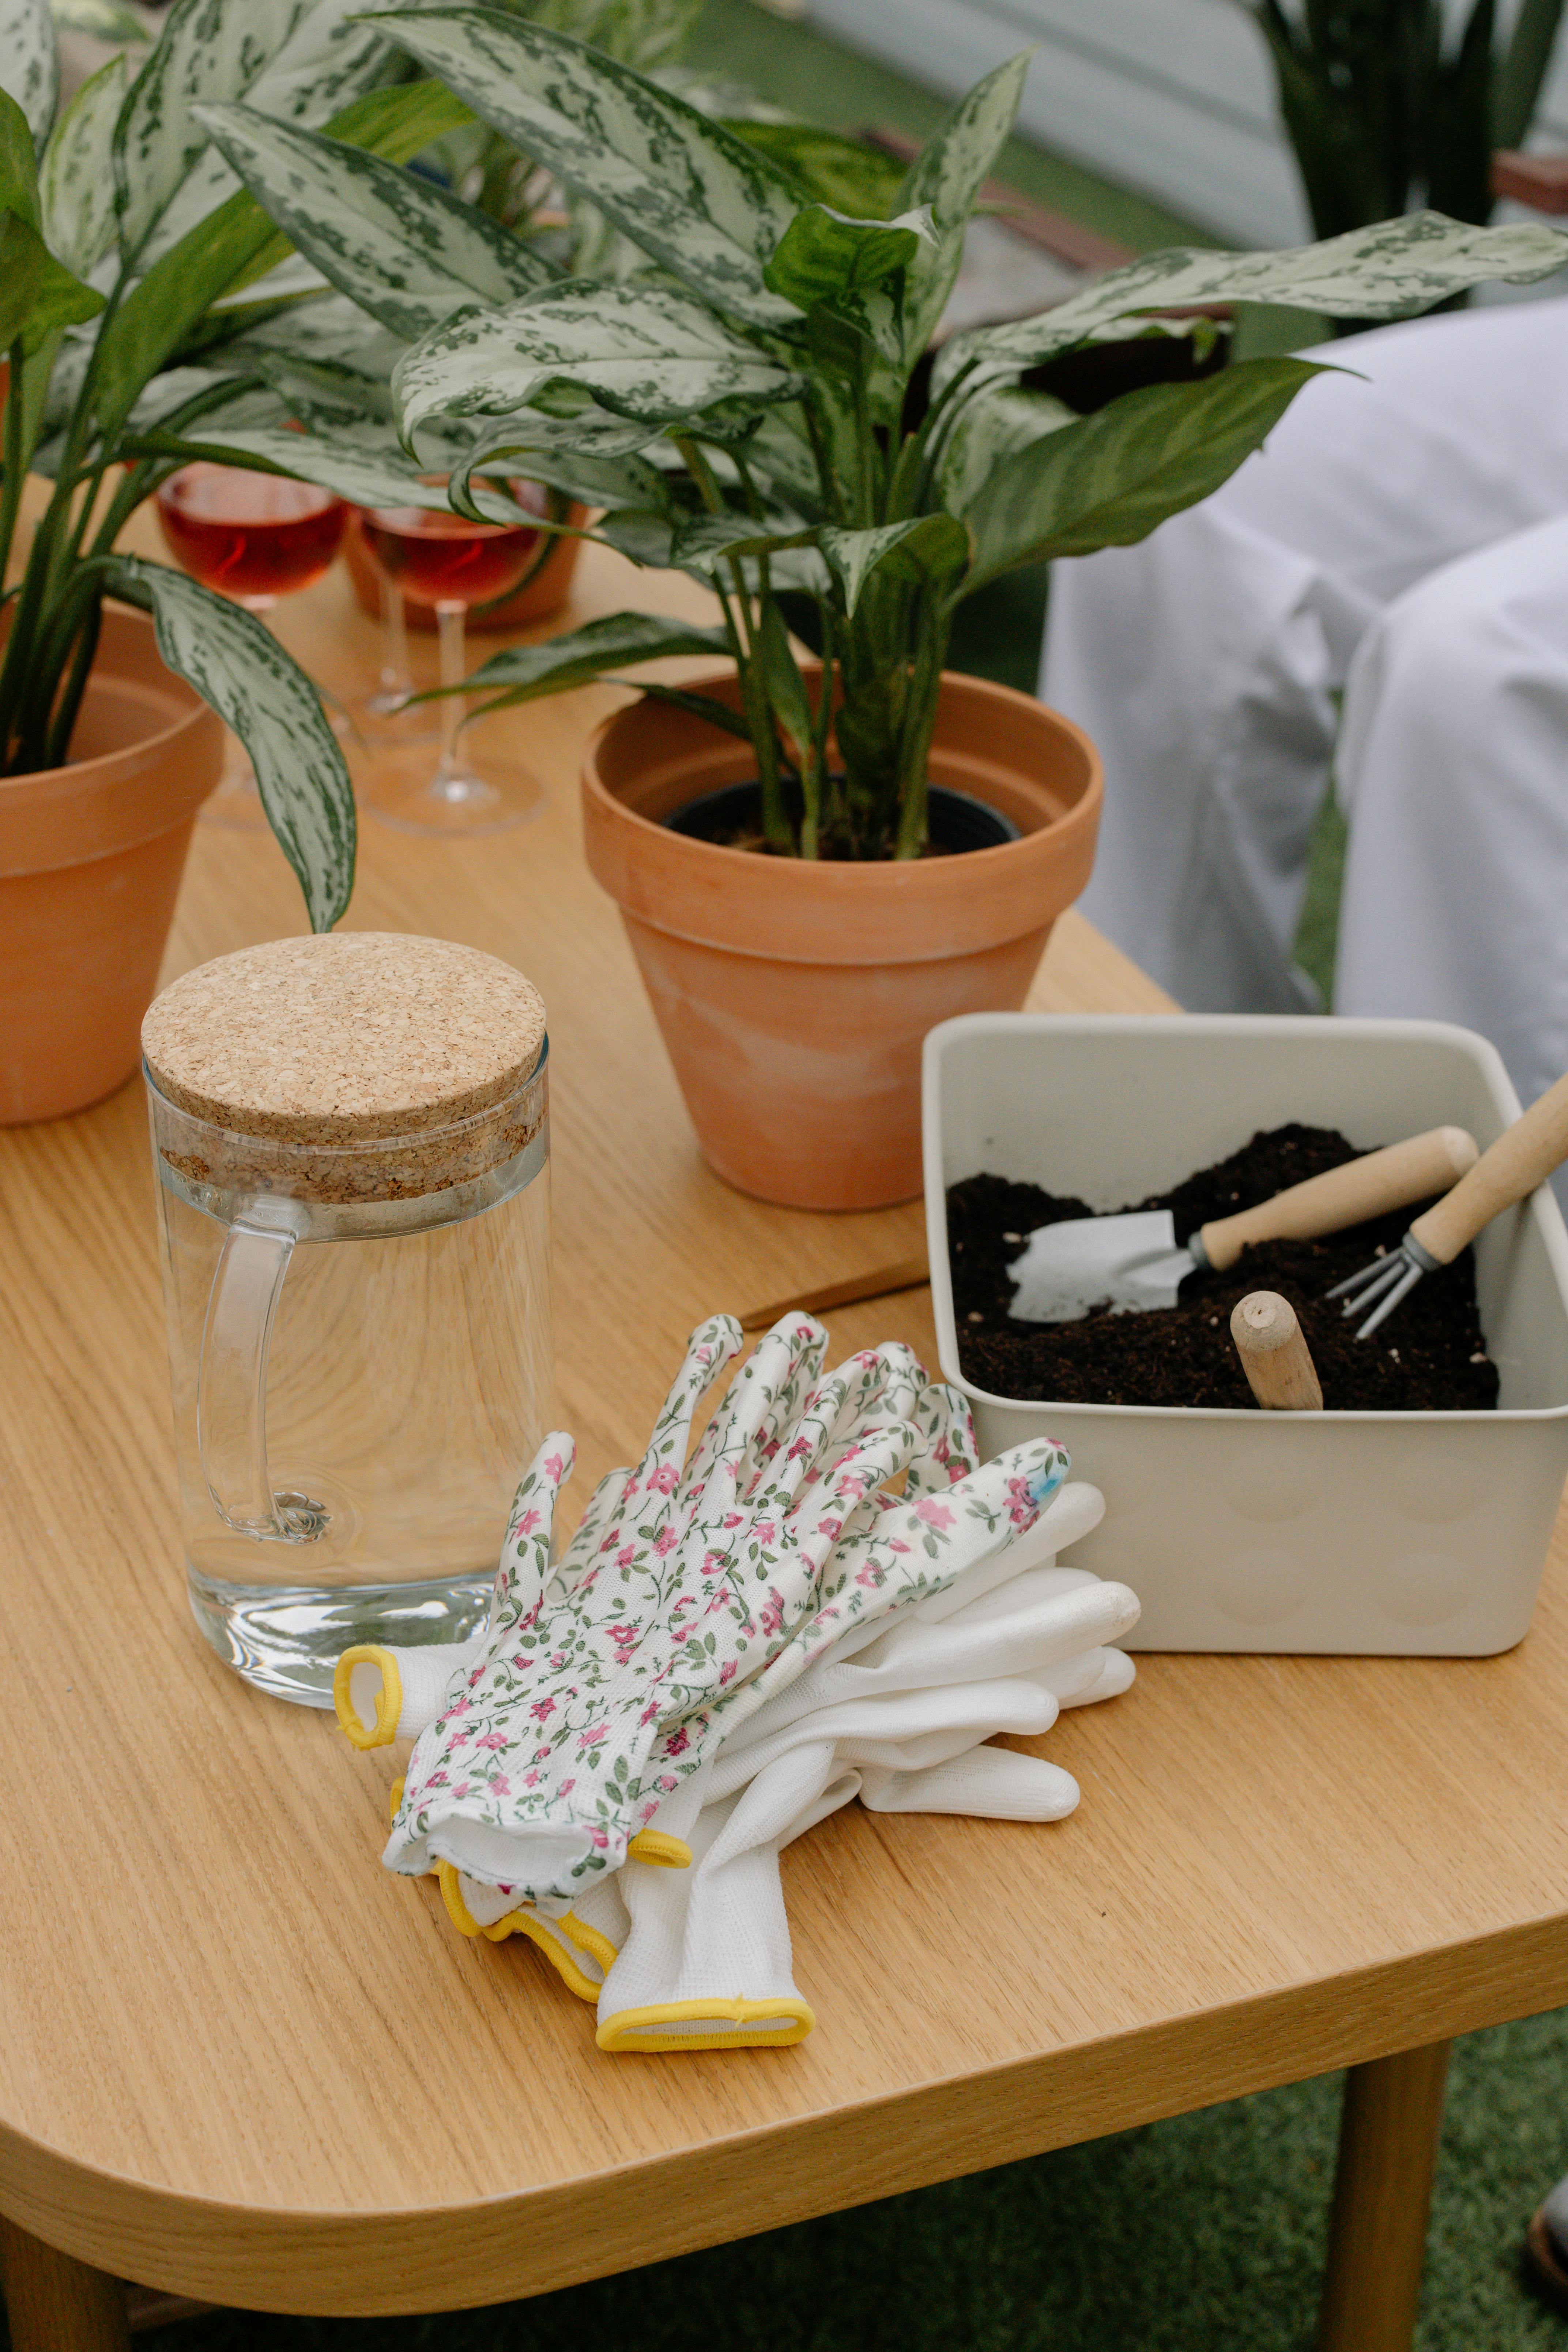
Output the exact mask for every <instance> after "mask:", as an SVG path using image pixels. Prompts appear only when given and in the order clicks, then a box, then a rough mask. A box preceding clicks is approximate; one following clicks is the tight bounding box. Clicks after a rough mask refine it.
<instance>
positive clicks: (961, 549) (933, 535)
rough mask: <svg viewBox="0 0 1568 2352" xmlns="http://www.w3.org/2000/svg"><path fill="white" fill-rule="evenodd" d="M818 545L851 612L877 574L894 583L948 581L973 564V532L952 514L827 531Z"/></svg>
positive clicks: (823, 533) (917, 517) (822, 532)
mask: <svg viewBox="0 0 1568 2352" xmlns="http://www.w3.org/2000/svg"><path fill="white" fill-rule="evenodd" d="M817 543H818V545H819V546H820V547H821V549H822V552H823V553H824V555H826V558H827V561H828V562H829V563H830V564H831V565H832V566H833V569H834V571H835V572H837V575H838V577H839V579H840V580H841V581H842V582H843V583H844V601H845V603H846V604H847V607H848V609H849V611H850V612H851V613H853V612H854V610H855V607H856V605H857V604H858V602H859V600H860V593H861V590H862V589H863V588H864V587H865V585H866V583H867V581H868V579H869V578H870V577H871V575H872V573H873V572H885V573H887V574H888V575H889V577H890V578H893V579H895V580H909V581H915V582H924V581H928V580H948V579H952V578H954V577H956V575H957V574H958V573H959V572H962V571H963V567H964V565H965V563H967V562H968V561H969V533H968V531H967V530H965V528H964V526H963V523H962V522H960V521H959V520H958V519H957V518H956V516H953V515H947V514H931V515H916V516H915V517H914V518H913V519H912V520H910V521H908V522H889V523H883V524H881V525H880V526H879V528H877V529H876V530H824V531H821V532H819V533H818V534H817Z"/></svg>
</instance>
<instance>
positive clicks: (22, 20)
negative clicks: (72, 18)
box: [0, 0, 59, 149]
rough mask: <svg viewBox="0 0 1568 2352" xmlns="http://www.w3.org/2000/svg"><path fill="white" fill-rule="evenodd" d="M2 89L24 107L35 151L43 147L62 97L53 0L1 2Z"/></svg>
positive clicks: (4, 0)
mask: <svg viewBox="0 0 1568 2352" xmlns="http://www.w3.org/2000/svg"><path fill="white" fill-rule="evenodd" d="M0 89H3V90H5V93H6V95H7V96H8V97H10V98H14V99H15V100H16V103H17V105H18V106H19V107H20V108H21V110H22V113H23V117H24V119H25V120H26V125H27V129H28V131H29V132H30V133H31V135H32V141H33V145H34V147H35V149H37V148H40V147H42V145H43V143H44V141H45V140H46V139H47V137H48V132H49V125H50V123H51V122H52V121H54V119H55V101H56V99H57V98H58V95H59V62H58V56H57V53H56V45H55V20H54V17H53V16H52V15H51V14H50V12H49V0H0Z"/></svg>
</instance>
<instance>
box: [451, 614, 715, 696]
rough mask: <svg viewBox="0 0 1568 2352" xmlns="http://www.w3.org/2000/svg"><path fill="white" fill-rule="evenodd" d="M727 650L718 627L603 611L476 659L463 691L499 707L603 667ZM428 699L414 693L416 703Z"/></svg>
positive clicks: (599, 673) (578, 682) (583, 681)
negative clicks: (560, 631)
mask: <svg viewBox="0 0 1568 2352" xmlns="http://www.w3.org/2000/svg"><path fill="white" fill-rule="evenodd" d="M729 651H730V640H729V638H728V637H727V636H726V635H725V634H724V632H723V630H722V629H721V628H710V629H709V628H698V627H695V626H690V625H688V624H687V623H685V622H683V621H666V620H662V619H661V618H660V617H659V615H658V614H656V613H607V614H605V615H604V616H603V617H602V618H601V619H599V620H597V621H589V622H587V623H585V625H584V626H583V627H582V628H580V629H571V630H568V631H567V632H566V633H565V635H562V636H559V637H549V638H547V639H546V640H545V642H544V643H543V644H542V645H537V646H504V647H503V648H502V650H501V651H500V653H498V654H492V655H491V656H490V658H489V661H487V662H484V663H481V665H480V667H479V668H478V669H477V670H476V671H475V672H474V674H473V676H472V677H470V678H469V679H468V682H467V685H466V688H465V689H464V690H465V691H466V692H468V693H469V694H472V695H476V696H479V695H483V696H486V697H489V698H492V699H489V700H488V701H487V703H486V708H487V709H504V708H505V707H506V706H508V705H509V704H510V703H514V702H531V701H534V700H535V699H536V698H538V697H539V696H541V695H545V694H559V693H560V692H561V691H562V689H563V688H565V687H571V686H586V685H587V684H588V683H589V682H590V681H591V680H592V679H594V678H596V677H604V676H605V673H606V672H607V671H609V670H616V669H626V668H631V667H636V665H637V663H638V662H645V661H659V660H662V659H663V658H664V657H665V656H668V655H670V654H728V653H729ZM634 682H635V683H637V684H640V683H641V681H640V680H637V681H634ZM436 691H437V692H438V691H439V689H438V688H437V689H436ZM420 699H421V700H422V701H424V700H427V699H429V697H427V696H421V697H420Z"/></svg>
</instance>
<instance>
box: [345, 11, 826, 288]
mask: <svg viewBox="0 0 1568 2352" xmlns="http://www.w3.org/2000/svg"><path fill="white" fill-rule="evenodd" d="M377 21H378V22H380V23H381V24H382V25H383V26H384V28H385V30H386V31H387V32H388V33H389V34H390V36H391V37H392V38H393V39H394V40H395V41H396V42H397V43H399V44H400V46H401V47H404V48H405V49H407V50H408V52H409V54H410V55H411V56H413V57H416V58H418V60H419V62H420V63H421V65H423V66H425V67H426V68H427V69H428V70H429V71H430V72H431V73H433V74H435V75H437V77H438V79H440V80H442V81H444V82H445V83H446V84H447V88H448V89H454V90H456V91H457V93H458V97H459V98H462V99H464V100H467V102H468V105H469V106H471V107H472V108H473V110H474V112H475V113H476V114H478V115H480V116H482V117H483V119H484V120H485V121H487V122H489V124H490V125H491V126H492V128H494V129H495V130H497V131H500V132H501V133H502V134H503V136H505V137H506V138H508V139H510V140H511V141H512V142H513V143H514V145H516V146H518V147H521V149H522V151H523V152H524V154H527V155H531V156H533V157H534V158H535V159H536V160H537V161H538V162H539V163H542V164H544V165H545V166H546V167H547V168H548V169H549V170H550V171H552V172H554V173H557V174H558V175H559V177H560V178H561V179H563V180H564V181H565V182H566V184H567V185H568V186H569V187H572V188H574V189H577V190H580V192H581V193H582V194H584V196H587V197H589V198H590V199H591V200H592V201H593V202H594V203H595V205H598V207H599V209H600V210H601V211H602V212H604V213H605V214H607V215H608V216H609V218H610V219H611V220H613V221H614V222H615V224H616V227H617V228H619V229H621V230H622V231H624V233H625V234H626V236H629V237H630V238H631V240H632V242H633V243H634V244H635V245H637V246H639V247H641V248H642V250H643V252H645V253H647V254H649V255H651V257H653V259H654V260H655V261H657V262H658V263H659V264H660V265H661V267H663V268H666V269H668V270H669V271H670V272H671V274H672V275H673V276H675V277H677V278H681V279H683V280H684V281H685V283H686V284H687V285H688V286H690V287H692V288H694V289H696V291H697V292H698V293H700V294H701V295H702V296H703V298H704V299H706V300H707V301H710V302H711V303H713V304H715V305H716V306H717V307H718V308H719V309H720V310H725V311H728V312H730V313H731V315H732V316H733V317H735V318H737V319H743V320H746V321H748V323H750V324H751V325H752V326H764V327H765V326H775V327H776V326H786V325H789V324H791V323H792V322H794V321H795V320H796V319H797V317H798V314H797V312H796V311H795V309H794V307H793V305H792V304H790V303H788V302H786V301H784V299H783V298H782V297H781V296H779V295H777V294H772V293H770V292H769V291H768V289H767V288H766V287H765V286H764V285H763V266H764V265H765V263H766V262H767V260H768V259H769V257H770V256H771V255H772V254H773V249H774V247H776V246H777V244H778V241H779V239H780V237H782V236H783V235H784V231H785V229H786V228H787V227H788V226H789V224H790V222H791V220H792V219H793V218H794V216H795V213H796V212H797V211H798V209H799V204H800V199H799V196H798V194H796V192H795V190H794V189H793V188H792V187H791V185H790V183H789V181H788V180H787V179H785V178H784V175H783V174H782V173H779V172H778V171H777V170H776V169H775V168H774V166H773V164H772V163H769V162H768V161H767V160H766V159H765V158H764V157H763V156H762V155H761V154H759V153H758V152H757V151H756V149H754V148H752V147H748V146H747V145H746V143H745V142H744V141H743V140H741V139H737V138H736V137H735V136H734V134H733V132H731V131H726V130H725V129H724V128H723V126H722V124H721V123H718V122H713V121H709V120H708V119H707V118H706V117H705V116H703V115H701V114H699V113H698V111H697V110H696V108H695V107H691V106H688V105H687V104H686V102H685V100H683V99H679V98H677V97H676V96H675V95H674V93H673V92H672V91H670V90H667V89H660V88H659V86H658V84H657V83H656V82H651V81H647V80H645V79H644V78H643V77H642V76H641V75H640V74H637V73H634V72H633V71H632V70H631V68H629V67H627V66H624V65H621V64H618V63H617V62H616V59H615V58H607V57H605V56H603V55H601V54H600V53H599V52H598V51H597V50H595V49H590V48H585V47H584V46H583V45H582V44H581V43H580V42H577V41H574V40H571V39H569V38H568V37H566V36H565V35H563V34H560V33H552V32H550V31H548V30H547V29H546V28H545V27H544V26H541V25H531V24H529V23H528V22H527V21H526V20H525V19H524V18H522V17H521V16H504V17H503V16H501V15H500V12H499V11H496V10H493V9H485V8H470V7H451V8H416V9H413V10H410V11H409V12H407V13H406V14H400V15H398V16H386V17H381V18H378V19H377Z"/></svg>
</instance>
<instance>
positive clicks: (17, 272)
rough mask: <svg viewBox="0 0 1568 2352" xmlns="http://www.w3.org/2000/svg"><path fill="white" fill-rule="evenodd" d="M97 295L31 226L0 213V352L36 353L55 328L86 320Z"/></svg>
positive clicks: (100, 299) (94, 307)
mask: <svg viewBox="0 0 1568 2352" xmlns="http://www.w3.org/2000/svg"><path fill="white" fill-rule="evenodd" d="M102 308H103V297H102V295H101V294H95V293H94V292H93V290H92V289H91V287H90V286H84V285H83V284H82V282H81V280H80V278H73V277H72V276H71V273H70V271H69V270H68V269H67V268H63V267H62V265H61V264H60V263H59V262H58V261H57V260H56V259H55V257H54V255H53V254H52V253H51V252H50V251H49V248H48V247H47V245H46V244H45V243H44V240H43V238H42V237H41V236H39V235H38V232H37V229H35V228H29V227H28V226H27V224H26V221H25V220H19V219H18V218H17V216H16V214H15V213H0V351H5V350H9V348H10V346H11V345H12V344H13V343H15V342H20V344H21V346H22V348H23V350H24V351H25V352H36V351H37V349H38V348H39V346H40V344H41V343H42V342H43V341H44V339H45V337H46V336H47V335H50V334H52V333H53V332H54V331H56V329H58V328H60V327H64V326H68V325H70V324H71V323H73V322H74V321H76V320H81V319H90V318H91V317H92V316H93V314H94V312H95V311H98V310H102Z"/></svg>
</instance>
